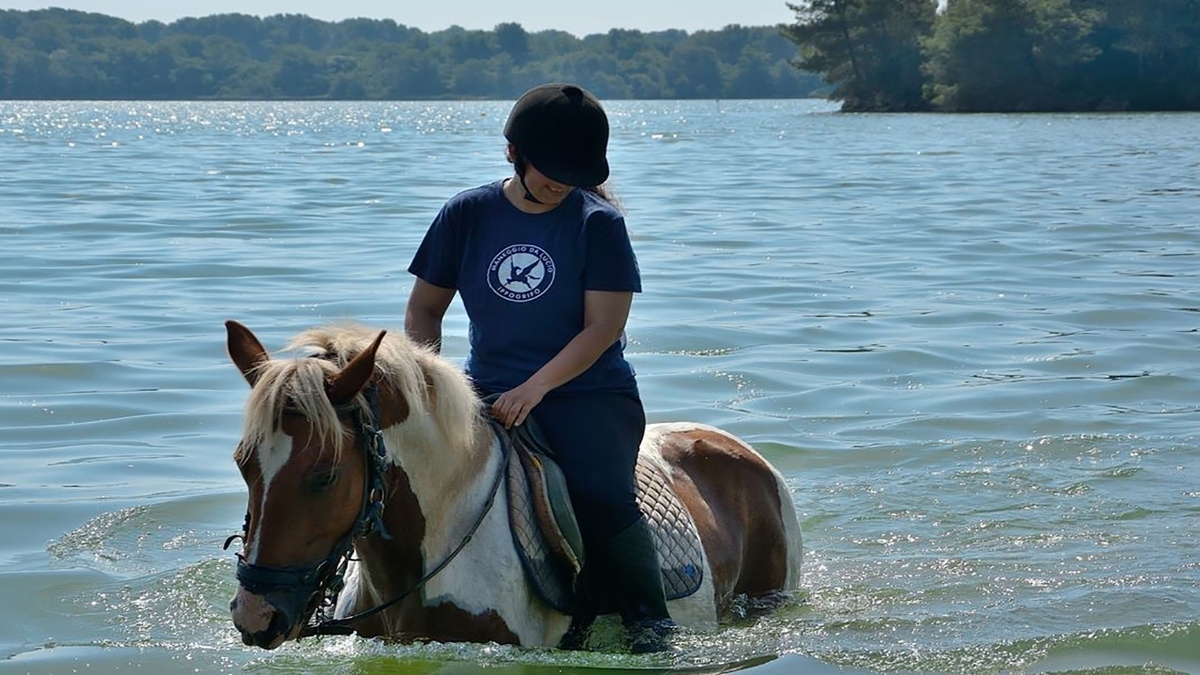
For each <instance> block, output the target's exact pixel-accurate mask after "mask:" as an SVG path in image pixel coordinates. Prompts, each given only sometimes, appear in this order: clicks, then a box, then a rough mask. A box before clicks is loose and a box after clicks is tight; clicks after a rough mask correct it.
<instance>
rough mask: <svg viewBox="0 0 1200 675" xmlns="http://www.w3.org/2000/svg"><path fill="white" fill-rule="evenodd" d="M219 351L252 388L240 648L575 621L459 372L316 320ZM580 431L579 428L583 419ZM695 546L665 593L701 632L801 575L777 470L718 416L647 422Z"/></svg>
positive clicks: (513, 633)
mask: <svg viewBox="0 0 1200 675" xmlns="http://www.w3.org/2000/svg"><path fill="white" fill-rule="evenodd" d="M226 329H227V348H228V352H229V356H230V358H231V360H232V361H233V363H234V364H235V365H236V366H237V368H238V369H239V370H240V371H241V373H242V376H243V377H244V378H245V380H246V381H247V382H248V383H249V384H250V387H251V390H250V394H249V397H248V398H247V400H246V404H245V413H244V417H243V435H242V439H241V441H240V442H239V444H238V446H237V449H236V451H235V453H234V459H235V461H236V463H237V466H238V468H239V470H240V472H241V474H242V477H243V479H244V481H245V483H246V486H247V489H248V499H247V509H246V518H245V522H244V524H243V528H242V531H241V533H240V534H238V535H234V536H232V537H230V538H229V540H227V541H226V542H225V546H226V548H227V549H228V548H229V546H230V544H231V543H232V542H233V541H235V540H237V539H241V540H242V543H241V551H240V552H239V553H238V554H237V572H236V576H237V580H238V589H237V592H236V594H235V596H234V597H233V599H232V600H231V601H230V611H231V614H232V618H233V623H234V626H235V628H236V629H237V630H238V631H239V633H240V634H241V637H242V640H243V642H244V643H245V644H246V645H248V646H258V647H261V648H265V649H275V648H277V647H279V646H280V645H282V644H283V643H285V642H287V641H290V640H297V639H300V638H302V637H306V636H309V635H313V634H329V633H342V634H350V633H354V634H358V635H359V636H363V637H376V638H382V639H388V640H393V641H399V642H406V643H407V642H413V641H436V642H474V643H489V642H490V643H500V644H512V645H520V646H540V647H556V646H559V645H560V644H561V643H562V641H563V639H564V635H565V634H566V633H567V631H568V629H569V628H570V627H571V617H570V616H569V615H568V614H567V613H566V612H564V611H562V610H561V609H556V608H554V607H552V606H550V605H549V604H548V603H546V602H545V601H544V599H543V598H542V597H540V596H539V595H538V594H537V593H536V592H535V589H534V588H533V587H532V585H531V582H530V580H529V578H528V576H527V575H526V574H525V572H524V571H523V568H522V564H521V560H520V552H519V551H518V550H517V544H515V543H514V536H513V534H512V531H511V530H510V523H509V519H508V516H507V513H506V509H505V502H506V500H507V499H508V496H507V495H506V494H505V492H504V491H503V490H500V489H498V484H499V480H500V479H499V476H500V474H502V473H503V471H504V465H503V464H504V454H505V453H504V446H503V443H502V442H501V441H500V437H499V435H498V434H497V433H496V431H495V430H494V429H493V424H491V423H489V417H488V415H487V414H486V407H485V406H484V405H483V404H482V403H481V401H480V399H479V398H478V396H477V394H476V393H475V391H474V390H473V388H472V386H471V384H470V382H469V380H468V379H467V377H466V376H465V375H464V374H463V373H462V372H461V371H460V369H459V368H457V367H456V366H454V365H453V364H451V363H450V362H449V361H448V360H446V359H444V358H442V357H441V356H439V355H438V354H437V353H435V352H434V351H432V350H431V349H429V348H427V347H424V346H421V345H418V344H415V343H414V342H412V341H410V340H408V339H407V338H406V337H403V336H402V335H400V336H396V335H393V334H390V333H388V332H386V331H375V330H372V329H368V328H366V327H364V326H361V325H357V324H340V325H330V326H321V327H316V328H312V329H309V330H306V331H303V332H301V333H300V334H298V335H297V336H295V337H294V338H293V339H292V341H291V343H290V344H289V345H288V346H287V347H286V349H287V350H292V351H293V352H294V353H293V354H291V355H289V356H287V357H286V358H274V357H272V356H270V355H269V353H268V351H267V350H266V349H265V348H264V347H263V346H262V343H261V342H259V340H258V338H257V337H256V336H255V335H254V334H253V333H252V332H251V331H250V329H248V328H246V327H245V326H243V325H242V324H240V323H238V322H236V321H228V322H226ZM580 433H586V429H581V430H580ZM640 453H641V456H642V458H643V459H646V460H648V461H651V462H652V463H653V464H654V465H655V466H657V467H659V468H661V470H662V471H663V473H664V475H665V476H667V483H668V484H669V487H670V489H671V490H672V491H673V492H674V494H675V495H676V496H677V497H678V499H679V501H680V502H681V503H682V504H683V505H685V506H686V510H687V512H688V513H689V514H690V517H691V519H692V520H693V521H694V523H695V531H696V532H697V533H698V534H699V539H700V541H701V543H702V557H703V563H702V569H701V572H702V574H701V578H702V579H703V581H702V583H701V585H700V586H699V589H698V590H697V591H696V592H694V593H692V594H691V595H688V596H687V597H683V598H680V599H676V600H671V601H670V602H669V603H668V609H669V611H670V613H671V616H672V618H673V619H674V620H675V621H676V622H677V623H678V624H680V625H681V626H683V627H685V628H696V629H705V628H708V629H712V628H715V627H717V625H719V622H720V621H721V620H722V619H724V618H727V617H728V616H730V612H731V611H733V609H734V606H735V604H737V603H741V605H742V606H744V605H745V601H746V600H747V599H750V600H753V599H756V598H763V599H769V598H786V597H788V596H789V594H790V593H791V592H792V591H794V590H796V589H797V588H798V586H799V580H800V561H801V557H802V553H803V545H802V535H801V530H800V524H799V521H798V518H797V515H796V510H795V506H794V504H793V501H792V498H791V494H790V492H789V490H788V489H787V487H786V485H785V483H784V480H783V478H782V477H781V475H780V474H779V472H778V471H777V470H776V469H775V468H773V467H772V466H771V465H770V464H769V463H768V462H767V461H766V460H765V459H764V458H763V457H762V456H761V455H759V454H758V453H757V452H756V451H755V450H754V449H753V448H751V447H750V445H748V444H747V443H745V442H743V441H741V440H739V439H738V438H736V437H735V436H733V435H732V434H729V433H727V432H725V431H722V430H720V429H717V428H715V427H711V426H706V425H701V424H692V423H669V424H650V425H647V428H646V433H645V438H644V441H643V443H642V446H641V448H640Z"/></svg>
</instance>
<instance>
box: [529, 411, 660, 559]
mask: <svg viewBox="0 0 1200 675" xmlns="http://www.w3.org/2000/svg"><path fill="white" fill-rule="evenodd" d="M533 418H534V420H535V421H536V422H537V424H538V427H540V428H541V431H542V434H543V435H544V436H545V437H546V441H547V443H549V445H550V448H551V450H553V452H554V455H555V458H556V459H557V460H558V463H559V465H560V466H561V467H562V470H563V474H564V475H566V478H567V487H568V489H569V490H570V491H571V503H572V504H573V505H574V507H575V517H576V518H578V519H579V526H580V529H581V530H583V536H584V539H585V541H589V540H590V541H602V540H606V539H609V538H610V537H613V536H614V535H616V534H618V533H619V532H621V531H623V530H625V529H626V528H628V527H629V526H630V525H632V524H633V523H634V522H636V521H637V520H638V518H641V516H642V513H641V511H640V510H639V509H638V505H637V489H636V486H635V480H634V467H635V465H636V464H637V454H638V447H639V446H640V445H641V442H642V435H643V434H644V433H645V431H646V411H645V409H644V408H643V407H642V401H641V399H640V398H638V397H637V395H636V394H630V393H615V392H567V393H556V392H551V393H550V394H549V395H547V396H546V397H545V398H544V399H542V402H541V403H539V404H538V405H537V407H535V408H534V409H533Z"/></svg>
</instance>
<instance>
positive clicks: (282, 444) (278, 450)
mask: <svg viewBox="0 0 1200 675" xmlns="http://www.w3.org/2000/svg"><path fill="white" fill-rule="evenodd" d="M291 457H292V437H291V436H289V435H287V434H285V433H283V432H282V431H277V432H275V433H274V434H271V436H270V437H269V438H267V440H266V442H265V443H263V444H262V445H260V446H258V468H259V473H260V474H262V486H263V488H262V503H261V504H260V505H259V513H262V512H263V510H264V509H266V507H267V495H268V493H269V492H270V490H271V481H273V480H275V476H277V475H278V474H279V472H280V471H281V470H282V469H283V467H284V465H286V464H287V463H288V460H289V459H291ZM262 523H263V519H262V518H259V519H258V528H259V530H256V531H255V532H253V533H252V535H251V537H250V541H252V542H254V543H253V544H252V545H251V546H250V550H248V551H246V561H247V562H250V563H253V562H255V561H256V560H258V542H259V541H260V540H261V537H260V536H259V535H260V534H262V532H261V531H260V530H261V528H262Z"/></svg>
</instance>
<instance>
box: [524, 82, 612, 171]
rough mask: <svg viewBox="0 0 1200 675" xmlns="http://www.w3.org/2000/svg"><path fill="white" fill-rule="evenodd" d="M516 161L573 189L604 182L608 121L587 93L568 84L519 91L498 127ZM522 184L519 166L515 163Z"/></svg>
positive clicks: (544, 85) (596, 102)
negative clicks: (521, 159)
mask: <svg viewBox="0 0 1200 675" xmlns="http://www.w3.org/2000/svg"><path fill="white" fill-rule="evenodd" d="M504 137H505V138H507V139H508V142H509V143H512V144H513V145H514V146H516V149H517V154H518V155H519V156H520V158H523V159H524V160H526V161H528V162H529V163H530V164H532V165H533V166H535V167H537V170H538V171H540V172H542V173H543V174H545V175H546V176H547V177H548V178H550V179H552V180H555V181H558V182H559V183H563V184H564V185H571V186H574V187H585V188H587V187H595V186H597V185H600V184H602V183H604V181H606V180H608V159H607V157H606V152H607V150H608V116H607V115H605V114H604V108H601V107H600V102H599V101H597V100H596V97H595V96H592V94H591V92H589V91H587V90H586V89H583V88H582V87H578V86H576V85H573V84H543V85H541V86H538V87H534V88H533V89H530V90H529V91H527V92H525V93H524V94H523V95H522V96H521V98H520V99H518V100H517V103H516V104H515V105H514V106H513V109H512V112H510V113H509V115H508V123H507V124H505V125H504ZM517 173H518V175H520V176H521V178H522V180H524V173H525V167H524V166H523V165H522V163H521V162H520V161H518V162H517Z"/></svg>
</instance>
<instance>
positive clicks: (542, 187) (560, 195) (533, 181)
mask: <svg viewBox="0 0 1200 675" xmlns="http://www.w3.org/2000/svg"><path fill="white" fill-rule="evenodd" d="M525 189H526V190H529V192H530V193H531V194H532V195H533V196H534V197H537V200H538V201H539V202H541V203H543V204H546V205H555V206H557V205H558V204H561V203H562V200H564V199H566V198H567V195H568V194H570V193H571V186H570V185H564V184H563V183H559V182H558V181H556V180H552V179H550V178H549V177H547V176H546V175H545V174H543V173H542V172H541V171H538V170H537V167H535V166H534V165H532V164H530V163H529V162H525Z"/></svg>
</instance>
